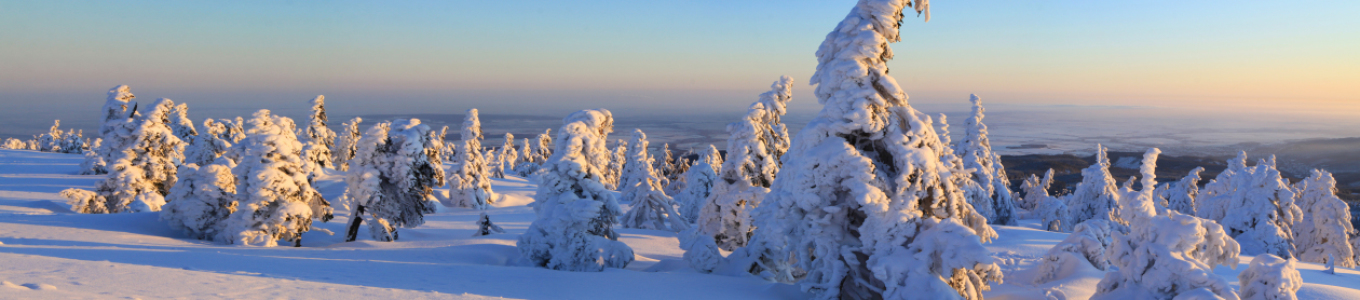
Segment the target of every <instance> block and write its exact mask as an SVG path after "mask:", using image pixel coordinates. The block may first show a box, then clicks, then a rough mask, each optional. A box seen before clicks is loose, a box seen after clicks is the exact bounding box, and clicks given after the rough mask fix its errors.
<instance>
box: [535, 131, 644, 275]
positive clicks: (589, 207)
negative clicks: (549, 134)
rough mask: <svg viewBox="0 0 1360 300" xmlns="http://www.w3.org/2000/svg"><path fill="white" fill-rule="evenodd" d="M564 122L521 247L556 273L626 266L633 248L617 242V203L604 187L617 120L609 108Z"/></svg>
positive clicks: (549, 159)
mask: <svg viewBox="0 0 1360 300" xmlns="http://www.w3.org/2000/svg"><path fill="white" fill-rule="evenodd" d="M562 122H563V123H564V124H563V125H562V129H561V130H560V131H559V132H558V138H557V142H556V146H557V149H556V150H555V151H553V155H552V156H551V157H549V158H548V160H547V161H545V162H544V163H543V172H542V174H541V175H540V176H539V185H538V192H537V193H536V194H534V203H533V204H531V206H533V208H534V213H535V214H536V216H537V217H536V219H534V222H533V223H532V224H530V225H529V228H528V229H527V230H525V232H524V234H523V235H520V237H519V243H518V245H517V247H518V248H519V251H520V254H521V255H523V256H524V258H525V259H527V260H528V261H530V262H532V263H533V264H534V265H535V266H539V267H544V268H549V269H554V270H565V271H596V272H598V271H602V270H604V268H606V267H608V268H623V267H625V266H627V265H628V263H630V262H632V261H633V249H632V248H630V247H628V245H626V244H624V243H622V242H619V241H618V233H617V232H615V231H614V224H615V223H618V216H619V214H620V213H621V212H620V211H619V204H618V201H617V200H616V199H615V198H614V197H615V196H614V195H615V194H614V192H612V191H609V190H606V189H605V188H604V185H603V184H601V183H600V180H601V177H602V176H604V168H606V167H607V166H608V164H609V163H608V162H609V157H610V155H611V153H610V151H609V149H608V148H606V147H605V142H606V141H607V140H608V138H609V133H610V132H612V131H613V127H614V118H613V116H612V115H611V114H610V113H609V111H608V110H604V109H599V110H582V111H578V112H575V113H572V114H571V115H568V116H567V117H566V118H565V119H563V120H562Z"/></svg>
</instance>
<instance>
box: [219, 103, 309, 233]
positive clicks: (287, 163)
mask: <svg viewBox="0 0 1360 300" xmlns="http://www.w3.org/2000/svg"><path fill="white" fill-rule="evenodd" d="M250 125H251V129H250V131H249V132H247V133H248V136H247V137H246V138H245V139H243V140H241V141H240V142H238V143H236V145H235V146H233V147H232V151H239V152H240V153H241V161H240V163H239V164H238V165H236V167H235V168H233V169H232V174H235V175H236V192H237V195H239V196H237V198H238V203H239V204H238V205H237V208H236V212H233V213H232V214H231V216H229V217H227V219H226V220H225V221H224V222H226V224H225V225H223V230H222V231H221V232H220V233H219V234H218V235H217V238H216V240H218V241H222V242H226V243H232V244H237V243H239V244H243V245H259V246H266V247H269V246H275V245H278V241H279V240H284V241H289V242H292V243H293V246H295V247H300V246H301V245H302V233H304V232H307V231H310V230H311V227H312V219H313V218H319V219H321V221H323V222H325V221H329V220H330V219H331V217H332V214H331V211H332V209H331V206H330V202H327V201H326V199H324V198H322V197H321V193H320V192H317V191H316V189H314V188H312V185H311V182H310V181H308V180H307V175H308V173H307V172H306V170H304V169H303V164H304V162H303V161H302V157H301V155H302V143H301V142H298V139H297V135H296V131H295V130H296V129H295V128H296V127H295V126H294V123H293V120H292V119H289V118H287V117H282V116H274V115H271V114H270V113H269V110H266V109H262V110H260V111H258V112H255V114H254V116H253V118H251V119H250Z"/></svg>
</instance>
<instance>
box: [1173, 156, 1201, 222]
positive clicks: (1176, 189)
mask: <svg viewBox="0 0 1360 300" xmlns="http://www.w3.org/2000/svg"><path fill="white" fill-rule="evenodd" d="M1200 172H1204V167H1197V168H1195V169H1194V170H1190V173H1188V174H1185V177H1181V179H1180V180H1178V181H1176V183H1173V184H1171V185H1170V186H1168V188H1167V189H1166V190H1165V191H1166V192H1165V193H1166V208H1167V209H1172V210H1175V211H1179V212H1181V213H1183V214H1187V215H1191V216H1194V215H1196V213H1195V199H1196V198H1199V181H1200V177H1199V173H1200Z"/></svg>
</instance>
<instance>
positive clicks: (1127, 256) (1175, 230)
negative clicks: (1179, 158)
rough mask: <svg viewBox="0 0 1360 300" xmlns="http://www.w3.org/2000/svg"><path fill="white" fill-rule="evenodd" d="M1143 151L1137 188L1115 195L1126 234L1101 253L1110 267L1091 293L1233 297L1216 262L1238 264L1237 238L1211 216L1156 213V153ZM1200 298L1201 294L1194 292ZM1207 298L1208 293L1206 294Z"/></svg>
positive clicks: (1099, 296)
mask: <svg viewBox="0 0 1360 300" xmlns="http://www.w3.org/2000/svg"><path fill="white" fill-rule="evenodd" d="M1159 154H1161V150H1158V149H1156V148H1153V149H1150V150H1148V152H1147V154H1144V156H1143V164H1142V167H1141V168H1140V171H1141V173H1142V189H1141V190H1132V189H1128V190H1126V192H1127V193H1128V194H1126V195H1123V197H1120V198H1119V215H1120V216H1121V217H1122V218H1123V219H1124V220H1125V221H1126V222H1128V226H1129V228H1130V231H1129V233H1128V234H1123V233H1116V234H1114V236H1113V237H1114V243H1113V244H1111V245H1110V246H1109V249H1107V250H1106V257H1107V258H1108V259H1109V260H1110V265H1111V266H1114V267H1115V271H1113V272H1109V273H1105V278H1103V279H1101V280H1100V283H1099V284H1098V285H1097V286H1096V288H1097V290H1096V294H1095V296H1093V297H1091V299H1173V298H1177V297H1178V296H1190V295H1209V296H1216V297H1219V298H1218V299H1237V295H1236V294H1235V293H1233V290H1232V287H1231V286H1229V285H1228V282H1227V281H1226V280H1223V278H1221V277H1219V276H1218V275H1215V274H1214V273H1213V268H1214V266H1215V265H1226V266H1229V267H1236V266H1237V253H1238V250H1239V248H1238V244H1237V242H1236V241H1233V239H1232V238H1231V237H1229V236H1228V235H1227V234H1226V233H1225V232H1224V231H1223V228H1222V227H1221V226H1219V225H1218V224H1217V223H1214V222H1213V221H1211V220H1205V219H1200V218H1196V217H1193V216H1189V215H1183V214H1181V213H1179V212H1176V211H1167V212H1166V213H1167V214H1165V215H1158V214H1157V211H1156V207H1155V205H1156V204H1155V203H1154V202H1153V196H1154V191H1153V190H1154V189H1155V188H1156V185H1157V184H1156V182H1157V181H1156V177H1157V175H1156V173H1155V170H1156V168H1157V156H1158V155H1159ZM1194 299H1204V298H1194ZM1210 299H1212V298H1210Z"/></svg>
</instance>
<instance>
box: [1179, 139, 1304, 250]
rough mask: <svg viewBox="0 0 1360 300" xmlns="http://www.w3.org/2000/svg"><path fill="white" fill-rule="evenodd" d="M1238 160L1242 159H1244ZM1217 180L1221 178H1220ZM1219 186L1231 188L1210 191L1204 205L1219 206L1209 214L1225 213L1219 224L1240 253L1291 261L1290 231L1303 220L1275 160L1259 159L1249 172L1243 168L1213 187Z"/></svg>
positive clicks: (1291, 242) (1217, 188) (1291, 235)
mask: <svg viewBox="0 0 1360 300" xmlns="http://www.w3.org/2000/svg"><path fill="white" fill-rule="evenodd" d="M1238 157H1240V158H1244V159H1245V157H1246V155H1245V154H1242V155H1239V156H1238ZM1232 168H1234V166H1232V165H1231V163H1230V166H1229V169H1232ZM1224 172H1225V173H1226V172H1227V171H1224ZM1219 177H1223V176H1222V175H1221V174H1220V176H1219ZM1218 182H1224V183H1228V184H1230V185H1231V186H1229V187H1228V189H1227V190H1223V187H1222V186H1215V187H1213V190H1215V193H1214V196H1212V199H1206V201H1208V202H1211V203H1214V204H1215V205H1216V206H1222V207H1219V208H1214V209H1212V210H1211V211H1210V212H1211V213H1213V211H1214V210H1217V211H1222V212H1224V213H1223V219H1222V220H1219V223H1221V224H1223V227H1224V228H1227V230H1228V234H1229V235H1232V236H1233V237H1234V238H1236V239H1237V242H1238V243H1239V244H1241V245H1242V253H1243V254H1250V255H1254V254H1261V253H1270V254H1274V255H1276V256H1280V257H1285V258H1293V257H1294V251H1295V248H1294V236H1293V232H1292V229H1291V227H1292V226H1293V224H1294V223H1295V222H1298V221H1301V220H1302V214H1303V211H1302V210H1301V209H1300V208H1299V207H1298V206H1297V205H1295V204H1294V198H1295V196H1296V195H1295V193H1294V191H1293V190H1291V189H1290V188H1289V185H1288V184H1287V183H1285V179H1284V178H1283V177H1281V176H1280V171H1279V170H1277V169H1276V168H1275V157H1274V156H1271V157H1270V159H1269V160H1265V159H1262V160H1261V161H1260V162H1258V163H1257V164H1256V166H1254V167H1252V168H1246V167H1245V164H1242V169H1240V170H1237V172H1235V174H1232V175H1230V178H1227V179H1225V180H1223V181H1219V180H1218V178H1216V179H1215V183H1218ZM1208 189H1209V187H1206V190H1208ZM1200 212H1201V213H1204V211H1200ZM1213 214H1216V213H1213Z"/></svg>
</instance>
